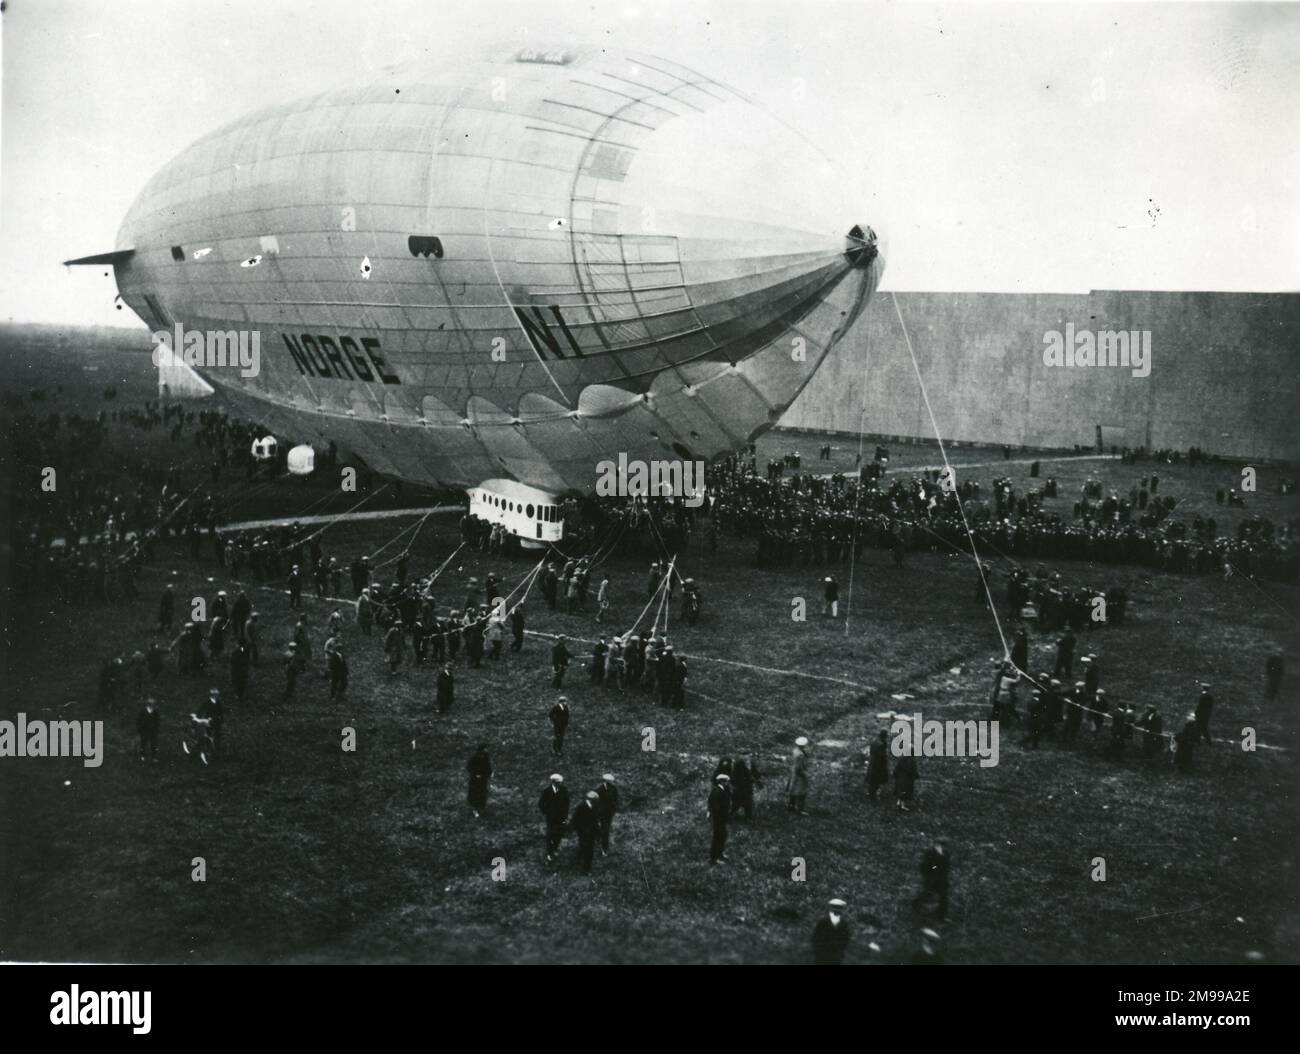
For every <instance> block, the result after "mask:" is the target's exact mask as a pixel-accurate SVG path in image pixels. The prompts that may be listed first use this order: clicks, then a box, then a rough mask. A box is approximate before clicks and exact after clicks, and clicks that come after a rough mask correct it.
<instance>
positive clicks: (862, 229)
mask: <svg viewBox="0 0 1300 1054" xmlns="http://www.w3.org/2000/svg"><path fill="white" fill-rule="evenodd" d="M882 248H883V247H882V245H881V242H880V237H879V236H878V235H877V234H876V232H875V231H874V230H873V229H872V228H871V227H869V226H867V224H865V223H855V224H854V225H853V226H852V227H850V228H849V233H848V234H846V235H845V236H844V255H845V257H846V258H847V259H848V261H849V263H850V264H851V265H852V266H854V267H861V268H866V267H870V266H871V264H872V263H873V262H874V261H875V260H877V259H880V260H881V263H882V265H883V263H884V260H883V258H882Z"/></svg>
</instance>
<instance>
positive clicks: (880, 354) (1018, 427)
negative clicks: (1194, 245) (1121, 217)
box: [780, 290, 1300, 461]
mask: <svg viewBox="0 0 1300 1054" xmlns="http://www.w3.org/2000/svg"><path fill="white" fill-rule="evenodd" d="M896 296H897V298H898V308H899V309H900V310H901V312H902V315H903V318H904V319H905V320H906V322H907V328H908V332H909V333H910V335H911V338H912V344H913V348H914V350H915V352H916V358H917V362H918V364H919V366H920V369H921V375H922V377H923V378H924V379H925V384H926V390H927V392H928V393H929V396H930V403H931V406H932V407H933V409H934V415H935V418H936V420H937V421H938V424H939V430H940V432H941V433H942V435H943V438H944V439H945V440H960V441H969V442H976V443H994V444H1010V445H1013V446H1028V447H1046V448H1067V449H1068V448H1072V447H1074V446H1075V445H1076V444H1078V445H1084V446H1092V445H1094V444H1095V442H1096V436H1097V427H1098V426H1102V427H1103V429H1104V436H1105V441H1106V443H1107V444H1111V443H1115V444H1117V445H1121V446H1124V445H1127V446H1146V447H1149V448H1154V449H1160V448H1177V449H1186V448H1187V447H1189V446H1199V447H1201V448H1202V449H1204V450H1205V451H1207V452H1209V453H1214V454H1219V455H1224V456H1234V457H1254V458H1260V459H1268V460H1286V461H1295V460H1300V294H1294V293H1194V292H1135V291H1116V290H1101V291H1094V292H1091V293H1083V294H1075V293H1032V294H1021V293H898V294H896ZM1071 323H1072V324H1073V325H1074V327H1075V330H1076V332H1081V331H1083V330H1090V331H1093V332H1094V333H1095V332H1100V331H1106V330H1125V331H1132V330H1139V331H1141V330H1148V331H1150V333H1151V371H1150V375H1149V376H1147V377H1136V376H1133V373H1132V371H1131V369H1125V368H1122V367H1118V366H1116V367H1111V366H1091V367H1080V366H1076V367H1070V366H1064V365H1061V366H1047V365H1044V348H1045V343H1044V334H1045V333H1047V332H1048V331H1053V330H1054V331H1057V332H1060V333H1062V334H1063V335H1064V334H1065V333H1066V326H1067V325H1068V324H1071ZM864 385H865V391H864ZM780 427H783V428H799V429H810V430H817V431H838V432H849V433H853V434H857V433H858V431H859V429H860V428H861V429H863V430H865V431H866V432H867V433H868V434H877V435H886V436H907V437H918V438H925V439H933V437H934V429H933V428H932V426H931V424H930V421H929V416H928V414H927V413H926V409H925V404H924V401H923V400H922V397H921V390H920V386H919V385H918V383H917V380H916V374H915V372H914V371H913V368H912V362H911V359H910V357H909V356H908V353H907V346H906V344H905V342H904V340H903V332H902V328H901V327H900V325H899V320H898V314H897V313H896V311H895V307H894V302H893V299H892V297H891V294H889V293H887V292H881V293H877V294H876V296H875V298H874V300H873V301H872V303H871V306H870V308H869V309H868V311H867V312H866V313H865V314H864V316H863V318H861V319H860V320H859V321H858V324H857V325H856V326H855V327H854V329H853V330H852V331H851V332H850V333H849V334H848V336H847V337H846V338H845V339H844V340H842V341H841V342H840V344H839V345H838V346H837V347H836V348H835V350H834V351H832V353H831V354H830V355H829V356H827V358H826V360H825V361H824V363H823V364H822V366H821V368H820V369H819V370H818V371H817V372H816V373H815V374H814V375H813V378H812V380H811V381H810V382H809V384H808V386H807V387H806V388H805V389H804V390H803V392H802V393H801V394H800V395H799V397H798V399H796V400H795V402H794V404H793V405H792V406H791V407H790V409H789V410H788V411H787V412H786V414H785V415H784V417H782V419H781V421H780Z"/></svg>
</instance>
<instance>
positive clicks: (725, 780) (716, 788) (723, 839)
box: [708, 772, 731, 864]
mask: <svg viewBox="0 0 1300 1054" xmlns="http://www.w3.org/2000/svg"><path fill="white" fill-rule="evenodd" d="M730 785H731V777H730V776H728V775H727V774H726V773H725V772H719V773H718V774H717V775H716V776H714V777H713V789H712V790H710V791H709V805H708V812H709V822H710V823H711V824H712V825H713V841H712V842H710V843H709V863H710V864H720V863H722V862H723V861H725V860H726V859H727V858H726V856H725V855H724V852H723V851H724V850H725V849H726V848H727V824H728V822H729V821H730V820H731V786H730Z"/></svg>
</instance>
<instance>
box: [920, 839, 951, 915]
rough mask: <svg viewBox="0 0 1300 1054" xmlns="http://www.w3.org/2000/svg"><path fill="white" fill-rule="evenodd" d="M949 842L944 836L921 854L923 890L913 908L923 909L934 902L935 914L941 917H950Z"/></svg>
mask: <svg viewBox="0 0 1300 1054" xmlns="http://www.w3.org/2000/svg"><path fill="white" fill-rule="evenodd" d="M948 863H949V861H948V843H947V841H946V840H945V839H943V838H938V839H936V840H935V842H934V844H933V845H932V846H930V848H929V849H927V850H926V851H925V852H924V853H922V854H921V867H920V871H921V892H920V893H918V894H917V896H916V898H915V899H914V900H913V901H912V908H913V910H918V911H919V910H921V909H922V908H923V907H924V906H925V905H926V904H927V903H928V902H930V901H933V902H934V906H935V908H934V910H935V915H936V916H937V917H938V918H940V919H945V918H947V917H948Z"/></svg>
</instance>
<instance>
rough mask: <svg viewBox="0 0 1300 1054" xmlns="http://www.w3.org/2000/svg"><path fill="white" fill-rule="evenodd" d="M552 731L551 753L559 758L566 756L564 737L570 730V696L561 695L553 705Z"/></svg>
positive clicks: (551, 714)
mask: <svg viewBox="0 0 1300 1054" xmlns="http://www.w3.org/2000/svg"><path fill="white" fill-rule="evenodd" d="M550 717H551V731H552V732H553V733H554V735H553V736H552V737H551V753H552V754H554V755H555V756H556V757H557V758H558V757H563V756H564V737H565V734H566V733H567V732H568V731H569V717H570V711H569V699H568V696H564V695H562V696H560V698H559V699H557V700H556V702H555V705H554V706H552V707H551V713H550Z"/></svg>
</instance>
